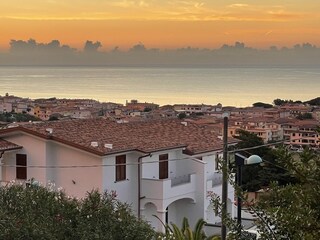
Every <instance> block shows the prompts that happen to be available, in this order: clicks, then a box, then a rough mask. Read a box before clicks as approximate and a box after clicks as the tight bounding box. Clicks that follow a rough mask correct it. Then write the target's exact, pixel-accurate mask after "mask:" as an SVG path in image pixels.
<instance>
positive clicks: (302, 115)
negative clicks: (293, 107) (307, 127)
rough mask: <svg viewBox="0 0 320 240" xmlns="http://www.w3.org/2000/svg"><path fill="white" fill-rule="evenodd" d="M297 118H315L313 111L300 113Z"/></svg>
mask: <svg viewBox="0 0 320 240" xmlns="http://www.w3.org/2000/svg"><path fill="white" fill-rule="evenodd" d="M297 119H300V120H304V119H313V117H312V113H300V114H299V115H298V116H297Z"/></svg>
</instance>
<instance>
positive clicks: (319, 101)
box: [305, 97, 320, 106]
mask: <svg viewBox="0 0 320 240" xmlns="http://www.w3.org/2000/svg"><path fill="white" fill-rule="evenodd" d="M305 103H307V104H310V105H312V106H320V97H317V98H314V99H311V100H309V101H306V102H305Z"/></svg>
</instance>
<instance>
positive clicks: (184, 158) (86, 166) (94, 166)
mask: <svg viewBox="0 0 320 240" xmlns="http://www.w3.org/2000/svg"><path fill="white" fill-rule="evenodd" d="M283 142H284V141H279V142H275V143H267V144H262V145H258V146H254V147H248V148H241V149H235V150H231V151H228V154H229V153H236V152H241V151H246V150H251V149H257V148H262V147H268V146H273V145H278V144H281V143H283ZM221 153H222V151H217V152H215V153H209V154H204V155H201V157H209V156H213V155H219V154H221ZM182 160H193V161H201V160H199V159H197V158H196V157H183V158H175V159H168V160H166V161H167V162H175V161H182ZM152 163H159V160H152V161H148V162H142V161H141V162H140V163H139V162H134V163H119V164H94V165H64V166H63V165H61V166H44V165H27V166H24V165H16V164H2V166H3V167H21V168H41V169H47V168H51V169H55V168H62V169H63V168H64V169H68V168H98V167H116V166H135V165H144V164H152ZM203 164H205V162H203Z"/></svg>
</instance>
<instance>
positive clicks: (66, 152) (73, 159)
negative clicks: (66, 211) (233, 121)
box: [0, 118, 237, 230]
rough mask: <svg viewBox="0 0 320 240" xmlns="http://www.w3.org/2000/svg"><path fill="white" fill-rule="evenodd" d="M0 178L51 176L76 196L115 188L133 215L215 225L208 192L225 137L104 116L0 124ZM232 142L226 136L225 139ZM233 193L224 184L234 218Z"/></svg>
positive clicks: (213, 187) (213, 190)
mask: <svg viewBox="0 0 320 240" xmlns="http://www.w3.org/2000/svg"><path fill="white" fill-rule="evenodd" d="M0 139H1V140H0V154H1V162H2V165H0V173H1V175H0V180H1V182H2V183H6V182H8V181H11V180H17V181H26V180H28V179H31V178H34V179H35V180H37V181H39V182H42V183H44V184H45V183H47V182H49V181H50V182H53V183H55V185H56V186H57V187H63V188H64V189H65V191H66V192H67V193H68V194H70V195H73V196H77V197H83V196H84V195H85V194H86V192H87V191H90V190H92V189H99V190H101V191H105V190H108V191H111V190H115V191H116V192H117V195H118V198H119V199H120V200H121V201H123V202H127V203H129V204H130V205H131V206H132V209H133V210H134V211H135V213H136V214H137V215H138V216H141V217H142V218H144V219H146V220H148V221H150V223H151V224H152V226H154V227H155V228H156V229H158V230H163V226H162V224H161V223H160V222H159V221H158V220H157V219H156V218H155V217H153V215H157V216H158V217H159V218H160V219H161V220H162V221H163V222H174V223H177V224H180V223H181V221H182V219H183V217H187V218H188V219H189V220H190V223H191V224H194V223H195V222H196V221H197V220H198V219H199V218H204V219H205V220H206V221H207V222H208V223H212V224H215V223H218V222H220V218H219V217H218V216H217V215H216V214H215V212H214V211H213V206H212V204H211V201H210V200H211V198H210V195H211V194H217V195H220V194H221V183H222V176H221V173H220V172H219V169H218V157H219V156H220V155H221V150H222V141H221V138H219V136H218V135H217V134H216V133H214V132H213V131H212V129H211V128H209V127H207V126H204V125H199V124H194V123H191V122H180V121H179V120H162V121H150V122H133V123H116V122H111V121H108V120H105V119H100V118H99V119H86V120H79V119H78V120H63V121H54V122H43V123H32V124H25V125H20V126H17V127H11V128H7V129H1V130H0ZM236 142H237V141H236V140H235V139H232V138H230V139H229V143H230V144H235V143H236ZM233 199H234V191H233V188H232V187H231V186H229V198H228V210H229V212H230V213H231V215H232V216H234V211H233V206H234V205H233Z"/></svg>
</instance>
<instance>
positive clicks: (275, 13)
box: [0, 0, 320, 51]
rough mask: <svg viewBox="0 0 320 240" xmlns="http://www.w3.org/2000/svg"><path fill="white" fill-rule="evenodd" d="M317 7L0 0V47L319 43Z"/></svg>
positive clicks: (210, 0) (302, 0) (311, 0)
mask: <svg viewBox="0 0 320 240" xmlns="http://www.w3.org/2000/svg"><path fill="white" fill-rule="evenodd" d="M319 13H320V1H319V0H282V1H279V0H264V1H262V0H246V1H237V0H234V1H230V0H202V1H201V0H199V1H188V0H170V1H167V0H149V1H148V0H144V1H142V0H1V2H0V50H2V51H5V50H6V49H8V48H9V42H10V40H11V39H16V40H17V39H23V40H27V39H29V38H33V39H36V40H37V41H38V42H49V41H51V40H53V39H58V40H60V42H61V43H62V44H68V45H70V46H71V47H75V48H82V47H83V45H84V42H85V41H86V40H92V41H100V42H101V43H102V45H103V49H104V50H109V49H112V48H114V47H116V46H119V47H120V48H121V49H128V48H130V47H131V46H132V45H134V44H137V43H139V42H141V43H143V44H145V45H146V47H148V48H179V47H186V46H192V47H199V48H218V47H220V46H221V45H222V44H224V43H227V44H233V43H234V42H235V41H241V42H245V43H246V45H248V46H251V47H256V48H267V47H269V46H271V45H275V46H278V47H282V46H288V47H292V45H294V44H296V43H302V42H310V43H312V44H315V45H317V46H320V14H319Z"/></svg>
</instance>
